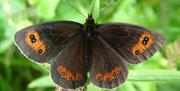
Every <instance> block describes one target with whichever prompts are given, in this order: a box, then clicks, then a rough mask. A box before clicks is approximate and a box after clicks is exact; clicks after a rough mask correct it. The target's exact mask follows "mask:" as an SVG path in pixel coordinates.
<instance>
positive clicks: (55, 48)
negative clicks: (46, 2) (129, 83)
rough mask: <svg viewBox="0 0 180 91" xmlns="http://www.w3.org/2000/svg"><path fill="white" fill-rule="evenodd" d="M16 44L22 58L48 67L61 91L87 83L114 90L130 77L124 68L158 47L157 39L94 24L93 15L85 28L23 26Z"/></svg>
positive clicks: (133, 29)
mask: <svg viewBox="0 0 180 91" xmlns="http://www.w3.org/2000/svg"><path fill="white" fill-rule="evenodd" d="M14 39H15V43H16V45H17V46H18V47H19V49H20V50H21V51H22V52H23V54H24V55H25V56H27V57H28V58H30V59H32V60H34V61H35V62H38V63H50V64H51V71H50V73H51V77H52V79H53V81H54V82H55V83H56V84H57V85H59V86H60V87H62V88H64V89H76V88H79V87H82V86H84V85H85V83H86V82H87V73H88V72H90V79H91V81H92V83H93V84H94V85H96V86H98V87H101V88H107V89H111V88H115V87H117V86H119V85H120V84H122V83H123V82H124V81H125V80H126V78H127V75H128V70H127V64H129V63H130V64H137V63H141V62H143V61H145V60H146V59H148V58H150V57H151V56H152V55H153V54H154V53H155V52H156V51H157V50H158V49H159V48H160V47H161V46H162V45H163V42H164V39H163V37H162V36H161V35H159V34H157V33H154V32H151V31H149V30H148V29H145V28H142V27H140V26H136V25H131V24H125V23H107V24H95V23H94V19H93V18H92V15H89V17H88V18H87V20H86V23H85V24H79V23H77V22H73V21H57V22H49V23H43V24H38V25H32V26H30V27H27V28H24V29H22V30H20V31H18V32H17V33H16V34H15V37H14Z"/></svg>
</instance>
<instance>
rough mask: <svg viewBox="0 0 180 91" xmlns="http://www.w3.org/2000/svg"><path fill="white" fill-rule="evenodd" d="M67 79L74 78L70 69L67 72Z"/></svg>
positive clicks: (71, 79)
mask: <svg viewBox="0 0 180 91" xmlns="http://www.w3.org/2000/svg"><path fill="white" fill-rule="evenodd" d="M67 80H69V81H74V80H75V78H74V75H73V74H72V73H71V72H70V71H68V72H67Z"/></svg>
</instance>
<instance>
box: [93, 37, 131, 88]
mask: <svg viewBox="0 0 180 91" xmlns="http://www.w3.org/2000/svg"><path fill="white" fill-rule="evenodd" d="M127 73H128V71H127V63H126V62H125V61H124V60H123V58H121V56H119V54H118V53H117V52H116V51H115V50H114V49H113V48H112V47H111V46H110V45H109V44H107V43H106V42H105V40H104V39H102V38H101V37H100V36H98V37H97V38H96V39H95V41H94V42H93V48H92V65H91V69H90V77H91V81H92V83H93V84H95V85H96V86H98V87H101V88H107V89H111V88H115V87H117V86H118V85H119V84H121V83H123V82H124V81H125V79H126V78H127Z"/></svg>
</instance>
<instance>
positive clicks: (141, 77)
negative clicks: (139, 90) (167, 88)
mask: <svg viewBox="0 0 180 91" xmlns="http://www.w3.org/2000/svg"><path fill="white" fill-rule="evenodd" d="M128 80H129V81H180V71H175V70H136V71H130V74H129V76H128Z"/></svg>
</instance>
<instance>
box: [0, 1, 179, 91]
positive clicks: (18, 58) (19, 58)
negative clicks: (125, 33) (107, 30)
mask: <svg viewBox="0 0 180 91" xmlns="http://www.w3.org/2000/svg"><path fill="white" fill-rule="evenodd" d="M64 1H65V0H0V91H52V90H54V89H55V88H54V87H55V85H54V84H53V83H52V80H51V79H50V77H49V75H48V74H49V73H48V71H47V70H45V69H48V68H49V66H47V65H41V64H40V65H41V66H42V67H43V68H45V69H43V68H42V67H41V66H39V65H37V64H35V63H33V62H31V61H29V60H28V59H26V58H25V57H24V56H23V55H22V54H21V53H20V52H19V51H18V49H17V48H16V47H15V45H14V43H13V37H14V34H15V32H16V31H18V30H20V29H22V28H24V27H27V26H29V25H32V24H37V23H40V22H47V21H53V20H71V21H76V22H80V23H84V22H85V19H86V17H84V16H88V14H90V13H93V17H94V18H95V20H96V22H97V23H105V22H126V23H132V24H138V25H141V26H145V27H147V28H149V29H152V30H153V31H156V32H159V33H161V34H162V35H163V36H164V37H165V39H166V43H165V45H164V47H163V48H162V49H161V50H160V51H159V52H157V53H156V54H155V55H154V56H153V57H152V58H150V59H149V60H148V61H146V62H145V63H142V64H138V65H129V69H130V73H129V76H128V80H127V81H126V82H125V83H124V84H122V85H121V86H120V87H118V88H116V89H113V90H112V91H178V90H179V89H180V71H179V70H180V49H179V47H180V17H179V15H180V10H179V6H180V1H179V0H67V1H68V3H70V5H69V4H67V2H64ZM79 12H80V13H79ZM82 14H83V15H82ZM87 90H88V91H103V89H100V88H98V87H96V86H94V85H93V84H92V83H91V82H90V83H89V84H88V85H87ZM105 91H107V90H105Z"/></svg>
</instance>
